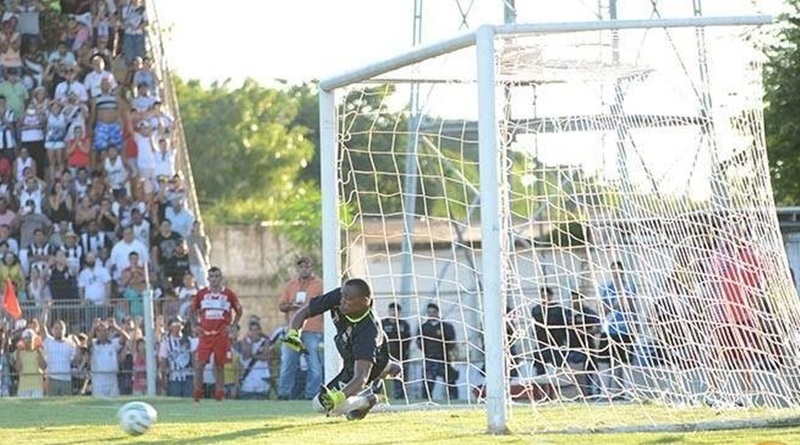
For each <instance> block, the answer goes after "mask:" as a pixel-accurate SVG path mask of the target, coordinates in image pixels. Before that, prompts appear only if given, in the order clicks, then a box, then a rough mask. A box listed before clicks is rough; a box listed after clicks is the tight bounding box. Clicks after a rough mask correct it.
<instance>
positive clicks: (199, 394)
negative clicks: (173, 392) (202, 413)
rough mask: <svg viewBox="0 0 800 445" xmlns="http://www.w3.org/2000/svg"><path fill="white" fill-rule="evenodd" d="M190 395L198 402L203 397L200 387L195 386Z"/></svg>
mask: <svg viewBox="0 0 800 445" xmlns="http://www.w3.org/2000/svg"><path fill="white" fill-rule="evenodd" d="M192 395H193V396H194V401H195V402H199V401H200V399H202V398H203V390H202V389H201V388H195V389H194V393H193V394H192Z"/></svg>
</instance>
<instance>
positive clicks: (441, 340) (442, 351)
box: [417, 303, 458, 400]
mask: <svg viewBox="0 0 800 445" xmlns="http://www.w3.org/2000/svg"><path fill="white" fill-rule="evenodd" d="M427 311H428V320H427V321H425V323H422V326H420V327H419V337H418V338H417V346H419V347H420V349H422V354H423V355H424V356H425V374H424V376H425V389H426V390H427V395H428V398H429V399H432V398H433V387H434V385H436V380H437V379H438V378H439V377H441V378H442V379H444V381H445V383H446V385H447V394H448V397H449V399H450V400H456V399H458V387H457V386H456V385H455V383H456V381H457V380H458V370H456V369H455V368H453V366H452V365H451V364H450V357H449V356H450V355H451V354H452V352H453V350H454V349H455V340H456V331H455V329H454V328H453V325H452V324H450V323H448V322H446V321H442V320H441V318H439V306H437V305H435V304H434V303H429V304H428V307H427Z"/></svg>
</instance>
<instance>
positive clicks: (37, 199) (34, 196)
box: [19, 188, 43, 213]
mask: <svg viewBox="0 0 800 445" xmlns="http://www.w3.org/2000/svg"><path fill="white" fill-rule="evenodd" d="M42 199H43V196H42V189H41V188H37V189H36V190H33V191H28V189H27V188H23V189H22V190H20V192H19V202H20V203H21V204H22V206H25V203H27V202H28V201H33V213H42Z"/></svg>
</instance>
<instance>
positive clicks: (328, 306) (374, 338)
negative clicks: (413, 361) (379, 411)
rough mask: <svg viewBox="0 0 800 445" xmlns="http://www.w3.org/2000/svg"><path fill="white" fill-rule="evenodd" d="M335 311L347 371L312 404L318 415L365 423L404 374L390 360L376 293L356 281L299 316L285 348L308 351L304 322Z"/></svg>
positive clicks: (311, 304)
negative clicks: (389, 380) (389, 384)
mask: <svg viewBox="0 0 800 445" xmlns="http://www.w3.org/2000/svg"><path fill="white" fill-rule="evenodd" d="M327 311H330V312H331V317H332V318H333V323H334V325H335V326H336V337H335V339H334V340H335V342H336V349H337V350H338V351H339V355H341V356H342V361H343V362H344V366H343V368H342V370H341V372H339V374H338V375H336V377H334V378H333V379H332V380H331V381H330V382H328V383H327V384H326V385H325V386H323V387H322V390H321V392H320V393H319V394H317V396H315V397H314V398H313V399H312V405H313V406H314V409H315V410H316V411H318V412H323V413H326V414H328V415H341V414H345V415H346V416H347V419H348V420H358V419H363V418H364V417H365V416H366V415H367V413H369V411H370V410H371V409H372V407H374V406H375V404H376V403H378V397H379V396H380V395H381V392H382V389H383V379H384V378H386V377H389V376H396V375H397V374H399V373H400V370H401V369H402V368H401V367H400V365H399V364H398V363H396V362H394V361H392V360H390V357H389V349H388V346H387V342H386V335H385V334H384V332H383V329H381V325H380V321H379V320H378V318H377V317H376V316H375V314H374V313H373V312H372V293H371V291H370V288H369V285H368V284H367V283H366V282H365V281H364V280H361V279H357V278H356V279H351V280H348V281H347V282H345V284H344V285H343V286H342V287H340V288H338V289H334V290H332V291H330V292H328V293H326V294H325V295H323V296H321V297H317V298H314V299H312V300H310V301H309V302H308V303H306V304H305V305H304V306H303V307H301V308H300V309H298V310H297V312H295V314H294V316H293V317H292V320H291V321H290V323H289V332H288V333H287V334H286V338H285V339H284V342H285V343H286V345H287V346H288V347H290V348H292V349H294V350H295V351H302V350H304V349H305V347H304V346H303V342H302V340H301V339H300V332H298V331H299V330H300V328H301V326H303V322H304V321H305V320H306V319H307V318H309V317H313V316H315V315H319V314H322V313H324V312H327Z"/></svg>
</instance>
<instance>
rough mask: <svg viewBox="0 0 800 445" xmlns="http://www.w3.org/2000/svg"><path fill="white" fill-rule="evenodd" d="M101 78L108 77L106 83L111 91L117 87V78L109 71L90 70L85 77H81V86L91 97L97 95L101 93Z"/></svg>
mask: <svg viewBox="0 0 800 445" xmlns="http://www.w3.org/2000/svg"><path fill="white" fill-rule="evenodd" d="M103 79H108V83H109V84H110V85H111V91H114V89H115V88H117V79H115V78H114V74H112V73H111V72H110V71H105V70H103V71H95V70H92V71H91V72H90V73H89V74H87V75H86V78H85V79H83V86H84V88H86V91H87V92H88V93H89V95H90V96H91V97H97V96H99V95H100V94H101V93H102V90H100V84H101V83H102V82H103Z"/></svg>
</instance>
